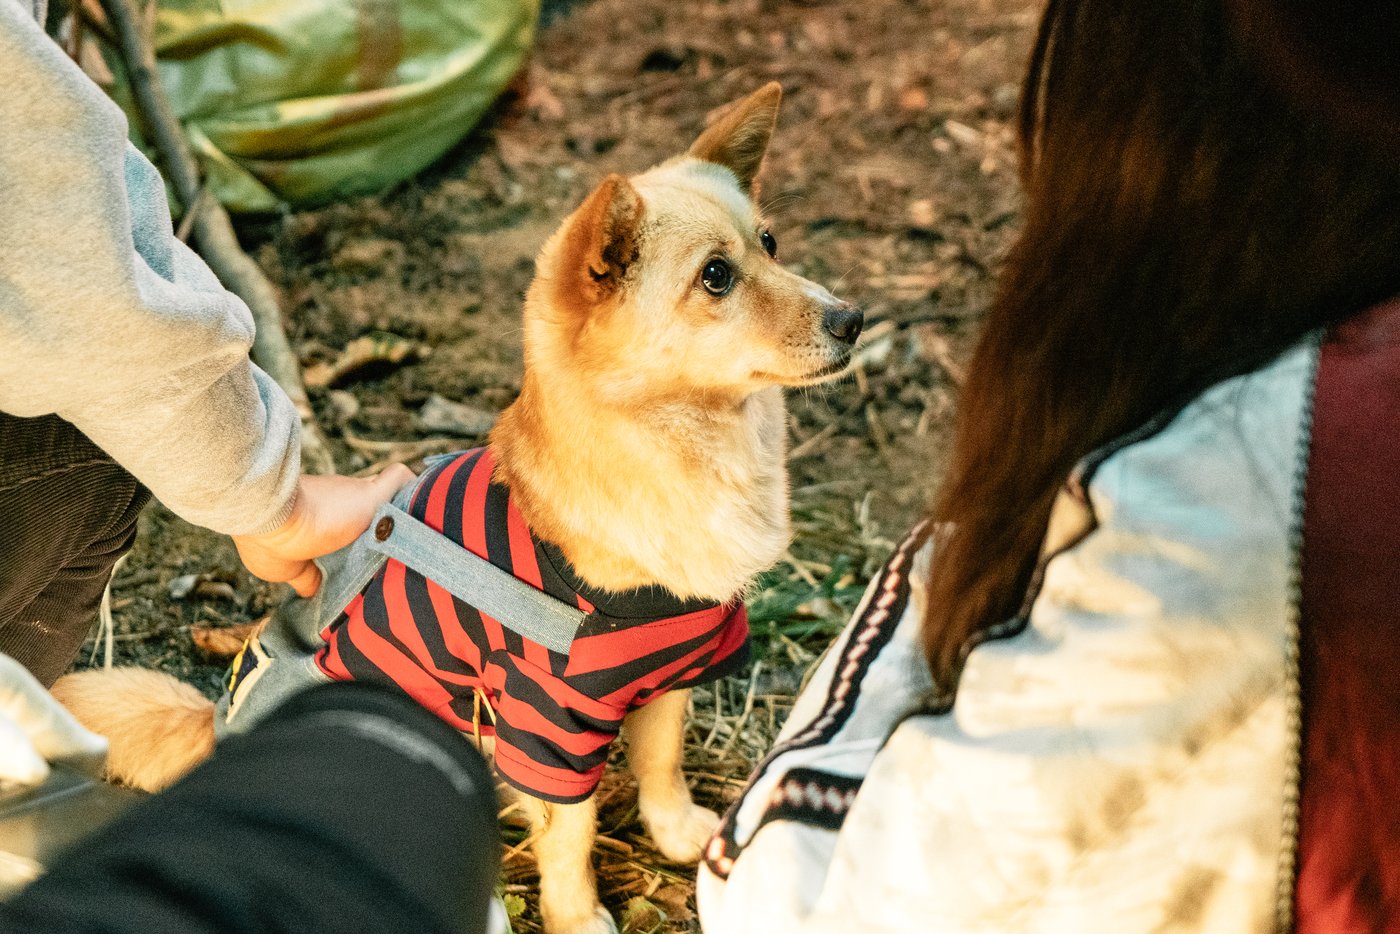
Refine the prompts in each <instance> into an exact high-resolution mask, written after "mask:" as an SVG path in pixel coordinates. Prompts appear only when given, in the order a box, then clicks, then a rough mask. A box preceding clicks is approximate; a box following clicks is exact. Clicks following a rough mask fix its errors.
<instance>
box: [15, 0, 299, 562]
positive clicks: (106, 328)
mask: <svg viewBox="0 0 1400 934" xmlns="http://www.w3.org/2000/svg"><path fill="white" fill-rule="evenodd" d="M0 63H3V66H0V76H3V87H2V88H0V411H4V412H8V413H10V414H13V415H19V416H34V415H45V414H49V413H54V414H57V415H59V416H61V417H63V418H65V419H67V420H68V421H70V422H72V423H73V424H74V425H76V426H77V427H78V428H79V429H80V430H82V431H83V432H84V433H85V434H86V435H87V436H88V437H89V438H91V439H92V440H93V441H94V442H95V443H96V444H97V445H98V446H100V447H101V448H103V449H104V450H105V451H107V453H108V454H110V455H111V456H112V457H113V458H114V459H115V460H116V461H117V462H118V463H120V464H121V465H122V466H124V467H125V468H126V469H127V470H129V471H131V473H132V474H133V475H135V476H136V478H137V479H139V480H140V481H141V482H142V483H144V484H145V485H146V486H147V487H149V488H150V489H151V491H152V492H153V493H154V494H155V495H156V496H157V497H158V498H159V499H160V500H161V501H162V502H163V503H165V505H166V506H168V507H169V508H170V509H171V510H173V511H174V512H175V513H177V514H178V515H180V516H182V517H183V518H185V519H186V520H188V521H190V522H193V523H195V524H197V525H202V526H205V527H206V528H210V529H214V530H216V531H219V532H224V533H228V534H248V533H256V532H263V531H270V530H271V529H273V528H276V527H277V526H278V525H280V524H281V523H282V522H283V521H284V520H285V519H286V517H287V515H288V514H289V513H290V512H291V509H292V505H293V502H292V501H293V496H294V493H295V488H296V480H297V475H298V473H299V468H300V449H299V438H300V435H299V429H300V425H299V420H298V416H297V413H296V411H295V409H294V408H293V406H292V404H291V402H290V401H289V400H288V399H287V397H286V395H285V394H284V393H282V391H281V390H280V389H279V388H278V387H277V385H276V384H275V383H274V382H273V381H272V379H271V378H270V377H268V376H267V374H265V373H263V372H262V371H261V370H259V369H258V368H257V367H255V366H253V365H252V363H250V362H249V360H248V349H249V347H250V346H251V345H252V340H253V320H252V315H251V314H250V313H249V311H248V309H247V307H246V306H245V305H244V304H243V302H242V301H240V300H239V299H238V298H237V297H236V296H234V295H232V294H231V293H229V292H228V291H226V290H225V289H224V288H223V287H222V286H220V285H219V282H218V280H217V279H215V277H214V275H213V273H211V272H210V271H209V268H208V267H207V266H205V265H204V263H203V261H201V260H200V259H199V257H197V256H196V255H195V254H194V252H193V251H191V250H190V249H188V248H187V247H186V246H185V245H184V244H182V243H180V242H179V240H177V239H176V238H175V236H174V234H173V233H172V230H171V224H170V214H169V209H168V205H167V204H166V200H165V189H164V186H163V184H162V182H161V179H160V176H159V175H158V174H157V172H156V170H155V169H154V168H153V167H152V166H151V164H150V163H149V162H148V161H146V159H145V158H144V157H143V156H142V155H141V154H140V153H138V152H137V151H136V150H135V149H133V148H132V147H131V146H130V144H128V143H127V141H126V119H125V117H124V116H123V114H122V113H121V111H120V110H119V109H118V108H117V107H116V106H115V105H114V104H112V103H111V101H109V100H108V99H107V97H106V96H105V95H104V94H103V93H102V92H101V90H100V89H98V88H97V87H96V85H94V84H92V82H90V81H89V80H88V79H87V77H86V76H85V75H83V74H82V72H81V71H80V70H79V69H78V68H77V67H76V66H75V65H74V64H73V63H72V62H71V61H69V60H68V58H67V57H66V56H65V55H64V54H63V52H62V51H61V50H60V49H59V48H58V46H57V45H55V44H54V43H53V42H52V41H51V40H50V39H49V38H48V37H47V36H46V35H45V34H44V33H43V31H42V30H41V29H40V28H39V26H38V24H37V23H36V22H35V21H34V20H33V19H32V12H31V4H30V2H29V0H24V2H22V3H21V2H17V0H0ZM2 455H3V452H0V456H2Z"/></svg>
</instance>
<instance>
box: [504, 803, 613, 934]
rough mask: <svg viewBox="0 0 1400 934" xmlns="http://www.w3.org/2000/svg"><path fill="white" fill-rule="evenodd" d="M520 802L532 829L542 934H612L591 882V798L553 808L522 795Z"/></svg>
mask: <svg viewBox="0 0 1400 934" xmlns="http://www.w3.org/2000/svg"><path fill="white" fill-rule="evenodd" d="M520 803H521V805H522V806H523V807H524V808H525V811H526V813H528V814H529V817H530V823H531V825H532V826H533V827H534V834H535V844H534V850H535V860H536V861H537V862H538V863H539V865H540V914H541V916H543V918H544V929H545V931H546V934H617V925H615V924H613V919H612V916H611V915H609V914H608V912H607V909H606V908H604V907H603V906H602V905H601V904H600V903H599V901H598V886H597V883H596V882H595V881H594V879H593V840H594V837H596V836H597V833H598V806H597V803H596V802H595V801H594V799H593V797H592V796H589V798H588V799H587V800H585V801H580V802H578V803H577V804H555V803H553V802H550V801H541V800H540V799H539V798H532V797H530V796H529V795H525V794H522V795H521V796H520Z"/></svg>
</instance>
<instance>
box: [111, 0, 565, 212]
mask: <svg viewBox="0 0 1400 934" xmlns="http://www.w3.org/2000/svg"><path fill="white" fill-rule="evenodd" d="M538 15H539V0H224V2H222V3H221V2H218V0H159V7H158V10H157V13H156V21H155V46H156V61H157V67H158V70H159V72H160V77H161V80H162V82H163V83H164V85H165V88H166V92H167V93H168V94H169V96H170V99H171V103H172V105H173V106H174V108H175V111H176V114H177V115H178V116H179V117H180V119H181V121H182V122H183V123H184V125H185V129H186V132H187V133H188V136H189V140H190V144H191V146H192V147H193V148H194V150H195V152H196V154H197V155H198V157H199V158H200V161H201V163H202V165H203V168H204V170H205V173H206V185H207V187H208V189H209V191H210V193H212V194H213V195H214V196H215V197H217V198H218V199H219V200H220V201H222V202H223V203H224V204H225V205H227V206H228V207H229V208H230V209H232V210H236V211H271V210H276V209H277V208H279V207H280V205H281V204H283V203H290V204H293V205H306V204H316V203H321V202H325V201H329V200H332V199H336V198H342V197H346V196H349V195H357V194H366V193H373V192H378V191H382V190H383V189H385V188H387V187H389V186H391V185H393V184H394V183H395V182H398V181H401V180H403V179H405V178H408V177H410V176H412V175H413V174H415V173H416V172H418V171H419V170H421V169H422V168H423V167H424V166H426V165H428V164H429V163H431V162H432V161H433V160H435V159H437V158H438V157H439V156H441V155H442V154H443V153H444V152H446V151H447V150H448V149H449V148H451V147H452V146H453V145H454V144H455V143H456V142H457V141H459V140H460V139H461V138H462V137H463V136H465V135H466V134H467V132H468V131H470V130H471V128H472V126H473V125H474V124H475V123H476V121H477V120H478V119H479V118H480V117H481V115H482V114H483V113H484V112H485V111H486V109H487V108H488V107H489V106H490V105H491V103H492V102H493V101H494V100H495V99H496V97H497V96H498V95H499V94H500V93H501V91H502V90H503V89H504V88H505V87H506V85H507V84H509V83H510V81H511V79H512V78H513V77H514V75H515V74H516V72H517V71H518V70H519V69H520V67H521V65H522V64H523V63H524V61H525V56H526V54H527V52H528V51H529V47H530V43H531V41H532V40H533V38H534V32H535V24H536V21H537V19H538ZM111 58H113V57H112V56H109V60H110V59H111ZM114 71H117V69H116V68H114ZM117 74H118V76H119V78H120V71H117ZM114 96H115V97H116V98H117V100H118V102H119V103H120V104H121V105H122V106H123V107H124V108H125V109H126V110H127V113H128V114H129V115H130V116H131V117H132V120H131V123H132V126H133V128H134V129H133V134H134V135H136V136H137V137H138V138H137V142H138V143H140V142H141V140H140V139H139V127H140V118H139V116H137V115H136V112H135V110H134V107H133V105H132V102H131V97H130V94H129V91H128V90H127V89H126V87H125V83H124V82H119V87H118V89H117V91H116V92H115V94H114Z"/></svg>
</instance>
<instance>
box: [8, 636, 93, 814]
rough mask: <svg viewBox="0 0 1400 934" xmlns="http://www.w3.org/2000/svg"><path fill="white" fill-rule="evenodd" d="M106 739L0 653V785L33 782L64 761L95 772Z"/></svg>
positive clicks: (12, 660) (27, 671)
mask: <svg viewBox="0 0 1400 934" xmlns="http://www.w3.org/2000/svg"><path fill="white" fill-rule="evenodd" d="M106 758H107V740H106V739H104V738H103V737H101V736H98V735H97V734H96V733H90V732H88V730H86V729H85V728H84V727H83V726H82V724H80V723H79V722H78V721H77V720H76V719H75V718H74V717H73V715H72V714H71V713H69V712H68V711H67V710H66V709H65V708H64V706H63V705H62V704H60V703H59V702H58V701H56V700H54V699H53V695H51V694H50V693H49V692H48V691H46V690H44V687H43V685H41V684H40V683H39V682H38V681H35V680H34V676H33V675H31V674H30V673H29V670H28V669H26V668H25V667H24V666H23V665H21V664H20V663H19V662H17V661H15V660H14V659H13V658H10V656H8V655H0V785H23V786H32V785H38V784H41V783H42V782H43V781H44V779H46V778H48V777H49V763H50V762H55V761H60V760H61V761H63V762H66V763H68V764H69V765H72V766H74V767H75V768H77V769H79V770H80V771H84V772H89V773H91V774H93V775H97V774H100V772H101V768H102V763H103V762H104V761H105V760H106Z"/></svg>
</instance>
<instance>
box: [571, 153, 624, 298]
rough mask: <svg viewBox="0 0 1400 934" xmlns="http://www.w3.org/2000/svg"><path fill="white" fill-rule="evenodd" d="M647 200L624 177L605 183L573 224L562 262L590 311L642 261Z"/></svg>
mask: <svg viewBox="0 0 1400 934" xmlns="http://www.w3.org/2000/svg"><path fill="white" fill-rule="evenodd" d="M641 221H642V196H641V195H639V194H637V189H635V188H633V187H632V183H631V182H629V181H628V180H627V179H626V178H625V177H623V176H621V175H617V174H613V175H609V176H608V177H607V178H605V179H603V182H602V184H600V185H599V186H598V187H597V188H595V189H594V190H593V193H592V194H591V195H589V196H588V197H587V198H586V199H585V200H584V202H583V204H582V205H581V206H580V207H579V209H578V210H577V211H575V212H574V214H573V216H572V217H571V218H570V219H569V226H568V230H567V231H566V233H565V234H564V245H563V249H562V250H561V252H560V258H561V261H562V262H563V264H564V269H565V270H567V272H566V273H565V275H566V276H567V277H568V281H569V282H570V283H571V284H573V285H575V286H576V287H577V288H578V290H579V293H578V294H579V297H581V298H582V299H583V300H584V301H585V302H586V303H587V304H588V305H590V306H591V305H593V304H596V303H598V302H600V301H602V300H604V299H606V298H607V297H608V296H610V295H612V294H613V293H614V292H616V291H617V289H618V288H619V287H620V286H621V284H622V277H623V276H625V275H626V274H627V269H628V267H629V266H631V265H632V263H633V262H634V261H635V260H636V258H637V237H638V233H639V230H640V228H641Z"/></svg>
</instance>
